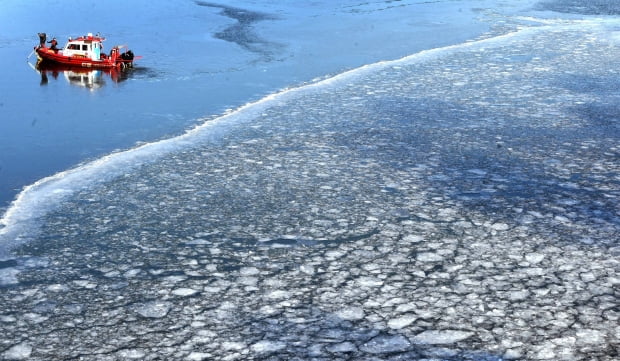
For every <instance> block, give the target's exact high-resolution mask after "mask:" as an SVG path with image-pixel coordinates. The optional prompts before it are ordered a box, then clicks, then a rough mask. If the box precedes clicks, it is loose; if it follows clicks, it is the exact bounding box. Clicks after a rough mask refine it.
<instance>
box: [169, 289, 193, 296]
mask: <svg viewBox="0 0 620 361" xmlns="http://www.w3.org/2000/svg"><path fill="white" fill-rule="evenodd" d="M196 293H198V290H195V289H193V288H177V289H175V290H172V294H173V295H175V296H181V297H187V296H192V295H195V294H196Z"/></svg>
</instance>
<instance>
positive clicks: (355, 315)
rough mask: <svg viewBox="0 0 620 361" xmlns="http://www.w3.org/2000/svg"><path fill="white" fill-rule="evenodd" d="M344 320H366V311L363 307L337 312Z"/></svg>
mask: <svg viewBox="0 0 620 361" xmlns="http://www.w3.org/2000/svg"><path fill="white" fill-rule="evenodd" d="M336 315H337V316H338V317H340V318H342V319H343V320H348V321H355V320H361V319H362V318H364V310H363V309H362V308H361V307H349V308H345V309H342V310H340V311H338V312H336Z"/></svg>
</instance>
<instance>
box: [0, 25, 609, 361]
mask: <svg viewBox="0 0 620 361" xmlns="http://www.w3.org/2000/svg"><path fill="white" fill-rule="evenodd" d="M495 31H496V33H494V34H489V36H488V37H486V38H484V39H479V40H477V41H472V42H468V43H465V44H462V45H458V46H453V47H448V48H441V49H435V50H430V51H426V52H422V53H418V54H416V55H412V56H410V57H408V58H404V59H401V60H399V61H393V62H383V63H378V64H375V65H371V66H366V67H364V68H361V69H357V70H354V71H351V72H348V73H345V74H342V75H339V76H336V77H334V78H331V79H328V80H324V81H322V82H318V83H315V84H311V85H307V86H305V87H301V88H297V89H293V90H289V91H285V92H282V93H279V94H277V95H274V96H271V97H268V98H266V99H265V100H263V101H260V102H257V103H255V104H252V105H249V106H247V107H244V108H242V109H240V110H238V111H236V112H233V113H231V114H228V115H226V116H224V117H222V118H219V119H216V120H214V121H212V122H210V123H207V124H208V125H206V126H204V127H202V128H200V129H197V130H196V131H193V132H191V133H189V134H188V135H186V136H184V137H182V138H179V139H176V140H174V141H164V142H160V143H158V144H154V145H150V146H146V147H143V148H141V149H138V150H134V151H131V152H126V153H121V154H117V155H115V156H111V157H109V158H107V159H105V160H103V161H101V162H100V163H98V164H96V165H93V166H91V167H88V166H86V167H84V169H81V170H78V171H77V172H78V174H81V175H82V176H83V177H86V178H88V177H93V178H97V176H99V177H100V178H102V179H103V180H101V181H99V182H95V183H92V184H91V185H90V186H88V187H81V188H77V189H74V190H68V189H67V184H64V183H62V182H63V179H57V180H51V181H50V183H51V184H50V185H49V187H52V188H54V187H55V188H54V189H55V191H54V192H52V193H53V194H56V195H57V196H58V197H62V202H60V203H58V206H56V207H55V208H53V209H51V210H49V211H48V212H47V213H44V214H40V215H39V216H40V217H42V219H39V220H37V221H36V224H37V225H38V226H37V231H38V232H37V233H36V234H35V235H33V234H32V233H27V232H26V231H25V229H24V228H23V227H21V228H20V227H19V226H18V225H17V224H18V223H19V224H31V223H28V220H27V219H24V218H23V215H21V214H20V212H19V207H27V205H28V201H27V199H26V198H27V197H26V196H24V198H23V203H19V202H18V203H17V204H16V205H15V208H16V209H14V210H12V211H11V210H10V212H9V213H8V214H7V216H6V217H5V222H7V224H8V225H7V227H6V228H5V229H4V232H5V233H4V237H5V238H8V237H11V239H19V238H20V237H21V238H24V239H25V238H27V239H28V240H29V242H23V241H22V242H21V246H19V247H18V248H16V250H15V251H14V252H15V256H12V257H7V258H6V260H5V261H2V262H1V263H0V282H2V285H3V288H2V289H1V292H0V302H1V303H2V305H3V306H2V310H1V311H0V329H1V331H2V334H3V337H2V339H0V351H2V356H3V357H4V358H6V359H19V358H22V359H35V360H48V359H67V360H72V359H84V360H117V359H141V360H155V359H167V360H173V359H178V360H211V359H217V360H245V359H250V360H418V359H428V360H609V361H611V360H617V359H618V358H619V357H620V355H619V353H618V350H619V349H620V322H619V317H620V305H619V299H620V274H619V271H620V245H619V244H618V240H619V233H620V232H619V231H620V208H619V204H620V202H619V200H620V162H619V160H620V142H619V137H618V135H619V123H618V122H619V120H618V104H619V103H618V100H619V98H618V97H619V93H618V84H619V83H620V58H619V57H618V56H617V54H618V51H620V23H619V22H618V21H617V20H615V19H613V18H605V19H586V20H559V19H555V20H548V19H547V20H543V19H535V18H506V19H505V21H503V22H502V26H501V28H497V29H496V30H495ZM127 162H134V163H135V164H136V165H135V166H133V167H127V166H126V165H125V163H127ZM119 169H121V170H119ZM79 172H82V173H79ZM72 174H73V173H69V174H67V175H66V177H65V178H68V179H71V176H72ZM106 174H107V175H114V177H112V176H110V178H109V179H106V178H105V175H106ZM78 178H79V177H78ZM36 191H37V189H33V190H32V192H36ZM11 217H15V219H18V220H19V222H17V221H16V222H15V224H13V223H11V222H10V221H11ZM20 217H22V218H20ZM29 231H32V228H29Z"/></svg>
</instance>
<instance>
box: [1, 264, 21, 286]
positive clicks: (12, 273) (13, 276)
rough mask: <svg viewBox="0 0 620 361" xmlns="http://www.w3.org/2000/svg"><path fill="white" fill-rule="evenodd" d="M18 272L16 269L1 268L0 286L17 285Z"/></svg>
mask: <svg viewBox="0 0 620 361" xmlns="http://www.w3.org/2000/svg"><path fill="white" fill-rule="evenodd" d="M18 274H19V270H17V269H16V268H12V267H10V268H2V269H0V286H8V285H14V284H17V283H19V280H18V279H17V275H18Z"/></svg>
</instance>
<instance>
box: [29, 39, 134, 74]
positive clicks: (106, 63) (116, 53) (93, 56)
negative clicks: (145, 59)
mask: <svg viewBox="0 0 620 361" xmlns="http://www.w3.org/2000/svg"><path fill="white" fill-rule="evenodd" d="M39 40H40V42H39V46H36V47H35V48H34V50H35V51H36V53H37V57H38V58H39V62H40V63H47V64H62V65H69V66H75V67H84V68H126V67H132V66H133V61H134V59H136V58H139V57H135V56H134V54H133V52H132V51H131V50H127V51H125V52H122V53H121V48H123V46H122V45H120V46H115V47H113V48H112V49H111V50H110V54H109V55H108V54H106V53H104V51H103V42H104V41H105V38H103V37H100V36H98V35H93V34H92V33H88V35H84V36H80V37H79V38H76V39H71V38H69V41H68V42H67V44H66V45H65V47H64V48H62V49H58V48H56V45H57V42H56V38H54V39H52V40H51V41H50V42H49V43H51V44H52V45H51V46H50V47H47V46H46V43H45V40H46V35H45V33H39Z"/></svg>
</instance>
